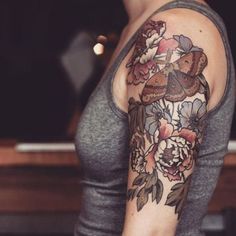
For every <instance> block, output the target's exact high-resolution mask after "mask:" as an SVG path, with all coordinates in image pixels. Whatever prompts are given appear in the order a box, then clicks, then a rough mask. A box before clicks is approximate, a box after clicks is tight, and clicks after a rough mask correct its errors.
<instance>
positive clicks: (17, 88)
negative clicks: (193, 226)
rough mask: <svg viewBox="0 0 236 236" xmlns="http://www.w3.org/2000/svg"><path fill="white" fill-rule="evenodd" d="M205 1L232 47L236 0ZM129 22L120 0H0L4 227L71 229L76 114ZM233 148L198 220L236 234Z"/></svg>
mask: <svg viewBox="0 0 236 236" xmlns="http://www.w3.org/2000/svg"><path fill="white" fill-rule="evenodd" d="M208 3H209V4H210V5H211V6H212V8H213V9H215V10H216V11H217V12H218V13H219V14H220V15H221V16H222V18H223V19H224V21H225V24H226V26H227V29H228V34H229V39H230V42H231V46H232V51H233V54H234V56H235V55H236V44H235V42H236V32H235V29H234V22H235V20H236V15H235V11H234V7H233V5H232V1H228V2H227V3H226V2H225V1H220V0H211V1H210V0H209V1H208ZM126 23H127V16H126V13H125V11H124V8H123V5H122V1H121V0H112V1H111V0H99V1H96V0H47V1H44V0H20V1H19V0H0V111H1V113H0V191H1V192H0V225H1V227H0V235H57V236H59V235H68V236H69V235H72V232H73V224H74V223H75V221H76V218H77V214H78V212H79V209H80V197H81V187H80V184H79V177H80V168H79V160H78V158H77V157H76V155H75V152H74V145H73V139H74V135H75V132H76V126H77V122H78V120H79V117H80V114H81V112H82V111H83V108H84V106H85V105H86V102H87V99H88V97H89V95H90V93H91V92H92V91H93V89H94V88H95V86H96V84H97V83H98V81H99V79H100V78H101V76H102V74H103V72H104V69H105V67H106V65H107V63H108V61H109V58H110V56H111V54H112V52H113V50H114V49H115V46H116V44H117V42H118V40H119V35H120V33H121V30H122V28H123V27H124V26H125V24H126ZM235 139H236V117H234V121H233V127H232V132H231V140H232V141H233V140H235ZM233 147H234V142H232V150H233ZM232 152H233V151H231V153H229V154H228V155H227V158H226V161H225V165H224V168H223V170H222V174H221V178H220V181H219V183H218V186H217V189H216V191H215V194H214V196H213V199H212V201H211V203H210V205H209V212H208V213H209V214H208V215H207V217H206V218H205V220H204V223H203V230H204V231H206V232H207V235H209V236H210V235H215V236H216V235H226V236H228V235H236V230H235V222H236V213H235V210H234V209H235V207H236V186H235V181H236V174H235V170H236V155H234V153H232Z"/></svg>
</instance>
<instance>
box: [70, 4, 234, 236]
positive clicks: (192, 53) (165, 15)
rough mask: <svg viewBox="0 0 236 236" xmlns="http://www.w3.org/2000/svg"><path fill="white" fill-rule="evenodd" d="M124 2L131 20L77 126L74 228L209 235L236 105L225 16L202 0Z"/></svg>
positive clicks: (126, 235)
mask: <svg viewBox="0 0 236 236" xmlns="http://www.w3.org/2000/svg"><path fill="white" fill-rule="evenodd" d="M124 4H125V7H126V10H127V13H128V15H129V23H128V25H127V26H126V27H125V29H124V30H123V33H122V35H121V39H120V42H119V44H118V46H117V49H116V50H115V53H114V56H113V58H112V60H111V63H110V65H109V66H108V70H107V71H106V73H105V74H104V76H103V78H102V79H101V81H100V83H99V84H98V86H97V88H96V89H95V91H94V92H93V93H92V95H91V96H90V99H89V101H88V104H87V106H86V109H85V110H84V113H83V115H82V117H81V120H80V123H79V126H78V132H77V137H76V147H77V151H78V155H79V158H80V161H81V166H82V167H83V172H84V173H83V178H82V183H83V186H84V189H83V198H82V204H81V212H80V216H79V220H78V224H77V226H76V227H75V235H80V236H92V235H94V236H95V235H96V236H108V235H121V234H122V235H123V236H172V235H177V236H185V235H186V236H187V235H191V236H200V235H203V234H202V233H201V232H200V225H201V220H202V217H203V215H204V214H205V213H206V210H207V204H208V202H209V199H210V197H211V195H212V192H213V190H214V188H215V185H216V182H217V178H218V176H219V172H220V169H221V167H222V163H223V157H224V155H225V154H226V152H227V143H228V140H229V133H230V125H231V121H232V113H233V109H234V69H233V62H232V57H231V52H230V48H229V44H228V40H227V35H226V32H225V28H224V24H223V23H222V21H221V19H220V17H219V16H218V15H217V14H216V13H215V12H214V11H213V10H212V9H211V8H210V7H209V6H207V4H206V3H205V2H204V1H203V0H198V1H190V0H188V1H187V0H185V1H183V0H181V1H169V0H124ZM187 193H188V195H187Z"/></svg>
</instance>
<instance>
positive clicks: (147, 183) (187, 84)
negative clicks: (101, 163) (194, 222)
mask: <svg viewBox="0 0 236 236" xmlns="http://www.w3.org/2000/svg"><path fill="white" fill-rule="evenodd" d="M165 31H166V23H165V22H163V21H153V20H149V21H147V23H146V24H145V25H144V26H143V27H142V29H141V30H140V32H139V34H138V37H137V40H136V44H135V48H134V52H133V55H132V57H131V59H130V60H129V62H128V64H127V68H128V70H129V74H128V77H127V84H128V85H129V86H139V87H140V88H141V91H142V92H141V94H139V99H135V98H134V97H130V98H129V108H128V114H129V123H130V134H131V136H130V149H131V150H130V159H131V161H130V163H131V169H132V171H133V172H136V177H135V179H134V180H133V182H132V187H131V188H129V189H128V192H127V199H128V200H135V201H136V205H137V210H138V211H140V210H141V209H142V208H143V207H144V206H145V205H146V203H147V202H148V201H152V202H154V201H155V202H156V203H157V204H158V203H159V202H160V201H161V199H162V196H163V191H164V188H165V186H164V185H163V183H162V181H161V178H160V176H159V175H162V177H163V178H166V179H167V180H168V181H170V182H172V183H174V184H173V186H172V187H171V189H170V192H169V194H168V196H167V199H166V200H165V205H168V206H171V207H174V209H175V213H176V214H178V219H179V217H180V215H181V212H182V209H183V204H184V201H185V199H186V196H187V189H188V185H189V184H190V179H191V174H188V173H190V172H189V171H188V170H190V169H191V168H192V167H193V166H194V163H195V161H196V157H197V153H198V149H199V145H200V143H201V140H202V136H203V130H204V126H205V120H206V116H207V102H208V99H209V87H208V84H207V82H206V80H205V78H204V76H203V74H202V72H203V70H204V68H205V67H206V66H207V57H206V55H205V54H204V52H203V50H202V49H201V48H199V47H197V46H194V45H193V43H192V41H191V39H190V38H188V37H186V36H184V35H173V36H172V38H165V36H164V35H165Z"/></svg>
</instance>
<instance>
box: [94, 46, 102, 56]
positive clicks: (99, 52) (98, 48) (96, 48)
mask: <svg viewBox="0 0 236 236" xmlns="http://www.w3.org/2000/svg"><path fill="white" fill-rule="evenodd" d="M93 51H94V53H95V54H96V55H102V54H103V53H104V46H103V45H102V44H101V43H97V44H95V46H94V47H93Z"/></svg>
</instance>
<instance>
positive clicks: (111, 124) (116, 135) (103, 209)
mask: <svg viewBox="0 0 236 236" xmlns="http://www.w3.org/2000/svg"><path fill="white" fill-rule="evenodd" d="M172 8H187V9H192V10H194V11H197V12H199V13H201V14H203V15H205V16H207V17H208V18H209V19H210V20H211V21H212V22H213V23H214V24H215V25H216V27H217V28H218V30H219V32H220V34H221V36H222V39H223V43H224V46H225V50H226V57H227V63H228V64H227V65H228V70H227V71H228V75H227V84H226V88H225V93H224V95H223V97H222V99H221V101H220V102H219V104H218V105H217V106H216V107H215V108H214V109H213V110H212V111H210V112H209V113H208V118H207V127H206V132H205V137H204V139H203V142H202V144H201V148H200V152H199V157H198V160H197V164H196V167H195V170H194V173H193V177H192V181H191V186H190V189H189V194H188V197H187V202H186V204H185V207H184V211H183V215H182V217H181V219H180V222H179V224H178V228H177V233H176V235H177V236H202V235H204V234H203V233H202V232H200V225H201V221H202V218H203V216H204V214H205V213H206V210H207V204H208V202H209V199H210V198H211V196H212V193H213V191H214V189H215V186H216V183H217V179H218V176H219V173H220V170H221V167H222V165H223V157H224V155H225V154H226V153H227V144H228V141H229V134H230V128H231V122H232V116H233V111H234V101H235V74H234V65H233V59H232V55H231V51H230V47H229V43H228V38H227V33H226V29H225V26H224V23H223V22H222V20H221V18H220V17H219V15H218V14H217V13H215V12H214V11H213V10H212V9H211V8H209V7H208V6H206V5H203V4H200V3H197V2H195V1H190V0H188V1H187V0H186V1H173V2H170V3H168V4H166V5H164V6H163V7H161V8H160V9H158V10H157V11H155V12H154V13H153V14H156V13H158V12H161V11H165V10H168V9H172ZM137 33H138V31H137V32H136V33H135V34H134V35H133V36H132V37H131V39H130V40H129V42H128V43H127V44H126V46H125V47H124V48H123V50H122V51H121V53H120V54H119V55H118V57H117V58H116V60H115V62H114V63H113V65H112V66H111V67H110V68H109V69H108V70H107V72H106V73H105V74H104V76H103V78H102V79H101V81H100V83H99V84H98V86H97V87H96V89H95V90H94V91H93V93H92V94H91V96H90V98H89V101H88V103H87V106H86V108H85V110H84V112H83V114H82V116H81V119H80V122H79V124H78V130H77V135H76V140H75V143H76V150H77V152H78V156H79V159H80V163H81V166H82V169H83V176H82V181H81V183H82V184H83V198H82V204H81V212H80V214H79V218H78V222H77V224H76V226H75V235H76V236H113V235H121V232H122V229H123V223H124V216H125V204H126V187H127V174H128V162H129V147H128V146H129V144H128V115H127V114H126V113H125V112H123V111H122V110H120V109H119V108H118V107H117V106H116V104H115V102H114V99H113V95H112V90H111V88H112V82H113V78H114V74H115V72H116V70H117V68H118V67H119V65H120V63H121V62H122V60H123V59H124V57H125V56H126V55H127V53H128V51H129V50H130V49H131V47H132V45H133V44H134V42H135V40H136V37H137ZM157 224H158V222H157Z"/></svg>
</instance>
